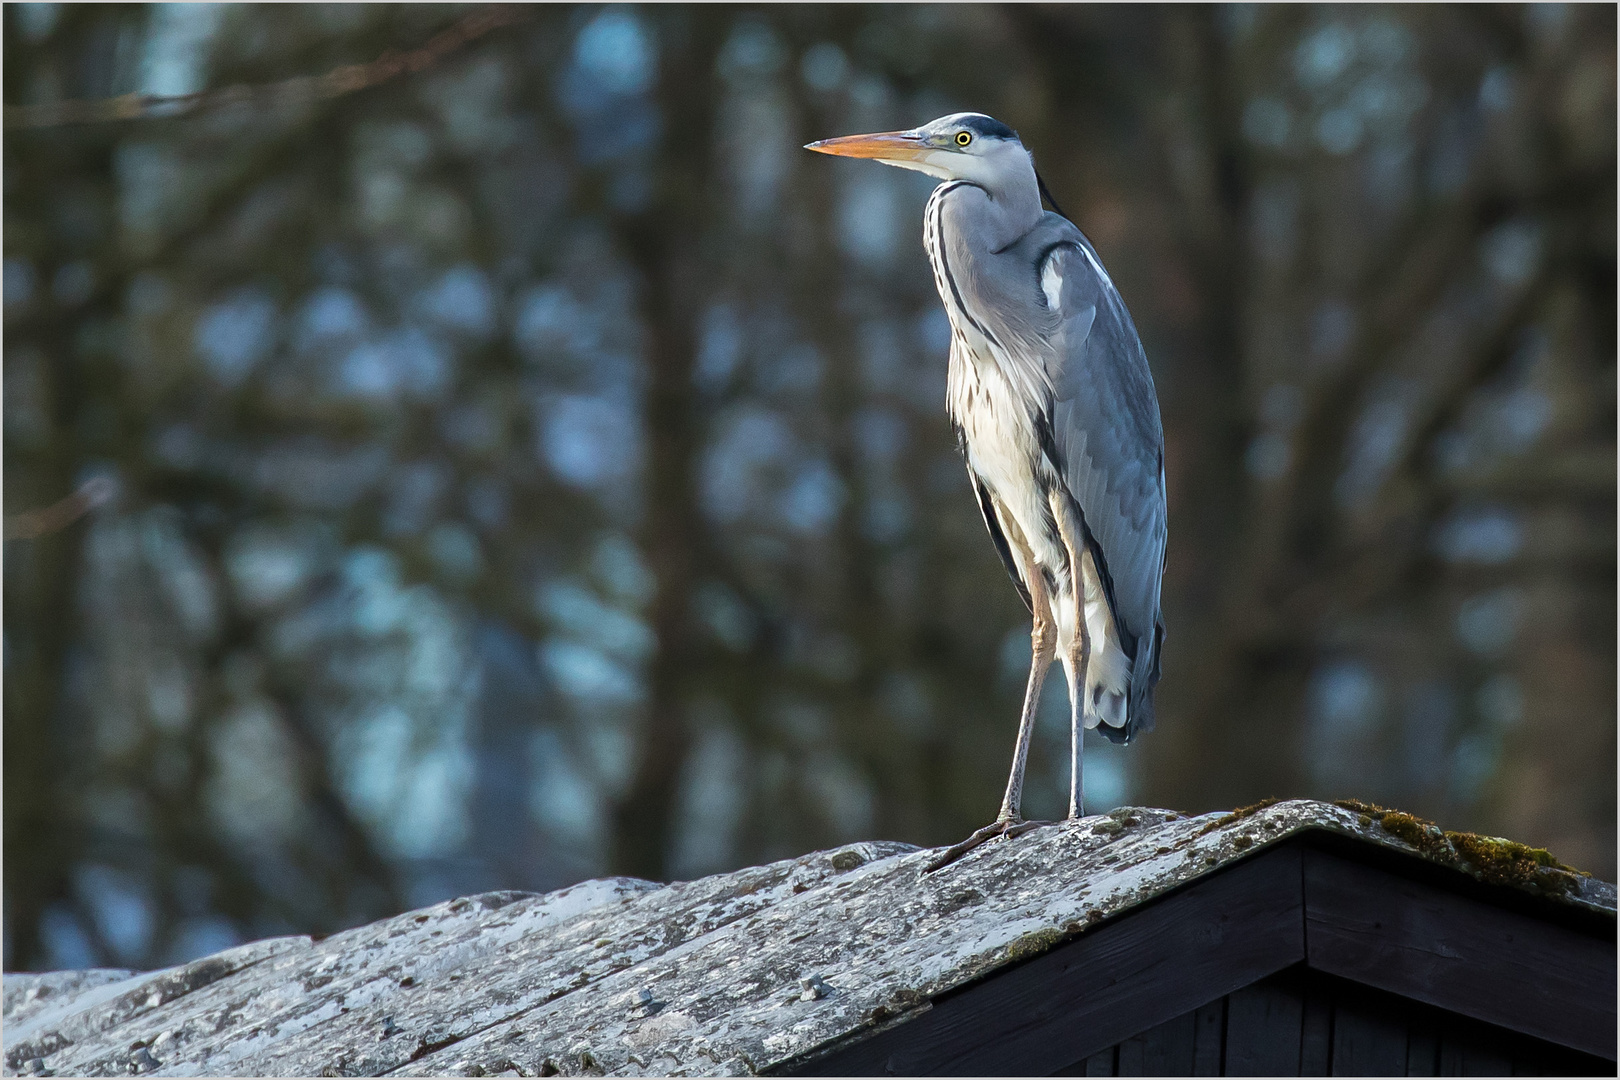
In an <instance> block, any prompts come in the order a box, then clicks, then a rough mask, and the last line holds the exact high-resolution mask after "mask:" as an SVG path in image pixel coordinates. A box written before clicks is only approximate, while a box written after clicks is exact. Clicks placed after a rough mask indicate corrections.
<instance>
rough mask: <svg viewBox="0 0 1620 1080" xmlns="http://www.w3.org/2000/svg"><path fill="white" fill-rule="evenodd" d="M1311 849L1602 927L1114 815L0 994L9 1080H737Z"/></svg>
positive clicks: (1366, 823) (1176, 818)
mask: <svg viewBox="0 0 1620 1080" xmlns="http://www.w3.org/2000/svg"><path fill="white" fill-rule="evenodd" d="M1309 830H1327V831H1330V832H1333V833H1338V834H1341V835H1344V836H1347V837H1354V838H1359V839H1360V840H1362V841H1365V842H1367V843H1370V844H1377V845H1382V846H1384V847H1388V848H1391V849H1394V850H1397V851H1401V852H1405V853H1407V854H1417V855H1420V856H1422V857H1423V858H1426V859H1429V860H1431V861H1434V862H1438V863H1441V864H1443V865H1446V866H1450V867H1452V868H1454V869H1457V870H1459V871H1461V872H1463V873H1467V874H1470V875H1472V876H1474V877H1476V878H1481V879H1484V880H1488V881H1492V882H1495V883H1498V884H1504V885H1509V886H1512V887H1514V888H1518V889H1523V890H1526V891H1529V892H1533V893H1537V894H1539V895H1542V896H1544V897H1547V898H1549V899H1550V900H1552V901H1554V902H1557V903H1560V904H1568V905H1572V906H1576V907H1581V908H1586V909H1590V910H1595V911H1599V912H1606V913H1608V914H1610V915H1611V916H1612V914H1613V912H1614V910H1615V889H1614V886H1613V885H1610V884H1607V883H1605V882H1601V881H1597V880H1595V879H1592V878H1590V877H1586V876H1584V875H1581V874H1579V873H1578V872H1573V871H1571V870H1569V869H1568V868H1564V867H1561V866H1560V865H1558V864H1557V863H1556V862H1555V861H1554V860H1552V859H1551V858H1550V857H1549V856H1547V855H1546V853H1545V852H1537V851H1534V850H1532V849H1528V848H1524V847H1522V846H1521V845H1516V844H1510V843H1507V842H1505V841H1494V840H1490V839H1488V838H1480V837H1473V836H1469V835H1467V834H1456V833H1443V832H1441V831H1440V830H1439V829H1437V828H1435V827H1433V826H1431V825H1429V824H1428V823H1426V822H1422V821H1419V820H1417V819H1414V818H1411V817H1408V816H1406V815H1403V814H1396V813H1392V812H1389V811H1384V810H1381V809H1379V808H1377V807H1371V806H1363V805H1361V804H1357V803H1344V804H1337V805H1335V804H1328V803H1320V802H1310V801H1303V800H1299V801H1292V802H1282V803H1276V804H1272V805H1263V806H1261V807H1257V808H1251V809H1249V810H1246V811H1239V812H1235V813H1232V814H1225V815H1223V814H1205V815H1202V816H1196V817H1188V816H1185V815H1181V814H1176V813H1171V812H1168V811H1163V810H1152V809H1146V808H1124V809H1120V810H1116V811H1114V812H1112V813H1110V814H1107V815H1102V816H1097V817H1089V818H1086V819H1084V820H1082V821H1077V822H1072V823H1064V824H1061V825H1057V826H1053V827H1049V828H1041V829H1037V830H1035V831H1033V832H1030V833H1027V834H1025V835H1024V836H1022V837H1019V838H1018V839H1016V840H1012V841H1005V840H998V841H994V842H992V843H990V844H987V845H985V846H984V847H982V848H980V849H979V850H978V851H975V852H973V853H972V854H970V855H969V856H968V857H967V858H965V859H963V860H962V861H961V862H959V863H957V864H954V865H952V866H950V867H948V868H947V869H945V870H943V871H941V872H939V873H936V874H931V875H926V876H925V875H924V874H923V873H922V868H923V867H924V866H925V865H926V864H927V862H928V861H929V859H930V857H931V853H930V852H928V851H924V850H919V849H917V848H913V847H911V846H909V845H906V844H898V843H860V844H851V845H848V846H847V847H842V848H837V849H834V850H831V851H823V852H816V853H814V854H811V855H805V856H802V857H800V858H797V859H791V860H786V861H783V862H778V863H772V864H770V865H767V866H757V867H750V868H748V869H744V870H738V871H735V872H733V873H729V874H717V875H715V876H713V877H708V878H703V879H701V880H698V881H692V882H680V883H676V884H673V885H657V884H654V883H651V882H646V881H637V880H633V879H627V878H613V879H607V880H601V881H589V882H585V883H583V884H580V885H575V886H573V887H571V888H568V889H563V890H560V891H558V892H554V893H547V894H545V895H534V894H530V893H514V892H503V893H486V894H483V895H480V896H473V897H467V898H464V899H461V900H453V901H448V902H446V903H442V904H437V905H435V906H433V907H430V908H425V909H423V910H421V911H414V912H407V913H405V914H403V915H399V916H396V917H394V918H391V919H385V920H383V921H381V922H378V923H373V924H372V925H369V926H363V927H358V928H356V929H353V930H348V931H345V932H343V933H340V934H335V935H333V936H331V937H329V938H326V939H324V940H321V941H311V940H310V939H309V938H307V937H288V938H276V939H271V940H268V941H260V942H255V943H253V944H249V945H243V946H240V947H237V948H234V949H230V950H227V951H225V952H223V953H219V954H217V955H215V956H211V957H207V958H205V959H202V960H197V961H194V962H192V963H190V964H186V965H184V966H182V967H178V968H171V969H168V970H165V971H157V972H149V973H145V974H135V973H130V972H58V973H53V974H48V975H9V974H8V975H6V976H5V1028H4V1040H5V1042H4V1045H5V1072H6V1073H7V1074H8V1075H18V1074H22V1075H29V1074H33V1075H43V1074H47V1073H54V1074H60V1075H124V1076H127V1075H130V1074H131V1073H142V1074H147V1073H151V1074H157V1075H179V1076H195V1075H234V1076H247V1075H302V1076H322V1075H328V1076H330V1075H362V1074H364V1075H377V1074H382V1073H388V1072H395V1073H399V1074H403V1075H433V1074H445V1073H452V1074H470V1075H475V1076H478V1075H498V1074H503V1073H504V1074H508V1075H524V1076H534V1075H554V1074H563V1075H575V1074H597V1075H600V1074H604V1073H605V1074H638V1073H640V1074H666V1075H688V1074H716V1073H719V1074H747V1073H757V1072H762V1071H765V1070H768V1069H770V1068H772V1067H774V1066H778V1065H781V1064H782V1063H784V1062H786V1061H788V1060H790V1059H793V1058H795V1057H798V1056H799V1055H802V1054H804V1053H805V1052H807V1051H810V1050H813V1049H814V1048H816V1047H818V1046H822V1045H825V1044H826V1043H828V1042H829V1041H832V1040H836V1039H841V1038H845V1037H848V1036H849V1035H851V1034H852V1033H856V1032H859V1031H860V1030H862V1029H863V1028H872V1027H878V1026H885V1025H888V1024H891V1023H894V1022H896V1021H897V1020H899V1019H901V1018H903V1017H904V1016H905V1014H907V1013H908V1012H909V1011H911V1010H914V1009H918V1008H925V1007H927V1002H928V1000H929V998H930V997H932V996H934V995H937V994H939V993H941V992H942V991H945V990H949V989H951V988H953V987H957V986H960V985H962V984H963V983H965V982H967V981H969V980H972V979H975V978H978V977H979V976H982V975H984V974H986V973H987V972H991V971H993V970H995V969H996V968H998V967H1001V966H1003V965H1006V964H1009V963H1013V962H1016V961H1018V960H1020V959H1023V958H1026V957H1028V956H1031V955H1035V954H1036V953H1039V952H1043V951H1045V950H1046V949H1049V948H1051V947H1052V946H1053V945H1055V944H1057V943H1058V942H1060V941H1063V940H1065V939H1067V938H1070V937H1073V936H1075V935H1079V934H1083V933H1085V932H1086V930H1087V929H1088V928H1090V927H1092V926H1094V925H1097V924H1099V923H1101V922H1103V921H1104V920H1107V919H1110V918H1112V917H1114V916H1117V915H1120V914H1121V913H1123V912H1125V911H1127V910H1128V909H1130V908H1132V907H1134V906H1135V905H1138V904H1141V903H1142V902H1144V901H1146V900H1149V899H1152V898H1153V897H1156V896H1159V895H1161V894H1163V893H1165V892H1166V891H1168V890H1171V889H1174V888H1175V887H1177V886H1179V885H1182V884H1184V883H1186V882H1188V881H1190V880H1192V879H1194V878H1197V877H1200V876H1202V875H1205V874H1208V873H1211V872H1212V871H1215V870H1217V869H1219V868H1220V867H1221V866H1223V865H1225V864H1227V863H1230V862H1233V861H1234V860H1237V859H1240V858H1243V857H1245V856H1247V855H1250V854H1252V853H1254V852H1255V851H1257V850H1259V849H1261V848H1264V847H1266V846H1267V845H1271V844H1275V843H1277V842H1278V841H1280V840H1282V839H1284V838H1286V837H1289V836H1293V835H1296V834H1299V833H1301V832H1304V831H1309Z"/></svg>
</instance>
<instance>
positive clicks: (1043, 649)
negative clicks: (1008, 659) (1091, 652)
mask: <svg viewBox="0 0 1620 1080" xmlns="http://www.w3.org/2000/svg"><path fill="white" fill-rule="evenodd" d="M1039 574H1040V571H1039V570H1036V571H1035V575H1036V576H1039ZM1034 595H1035V590H1034V589H1031V590H1030V596H1031V598H1032V599H1033V597H1034ZM1041 600H1042V602H1041V603H1039V604H1036V605H1035V620H1034V623H1033V624H1032V625H1031V626H1030V631H1029V653H1030V656H1029V684H1028V685H1027V686H1026V687H1025V688H1024V711H1023V713H1022V714H1021V715H1020V716H1019V718H1018V743H1017V745H1015V746H1014V747H1013V761H1012V775H1010V776H1008V777H1007V794H1005V795H1003V796H1002V798H1001V813H999V814H997V815H996V820H997V821H1020V820H1022V815H1021V814H1020V813H1019V809H1020V807H1021V806H1022V804H1023V801H1024V767H1025V766H1026V765H1027V764H1028V763H1029V742H1030V738H1031V736H1033V735H1034V733H1035V712H1036V710H1037V709H1038V708H1040V704H1041V687H1042V686H1043V685H1044V684H1045V682H1046V672H1047V669H1048V668H1050V667H1051V666H1052V655H1053V653H1054V652H1055V651H1056V645H1057V634H1056V632H1055V630H1054V628H1053V626H1052V621H1051V616H1050V612H1051V607H1050V605H1049V604H1048V603H1046V602H1045V601H1046V598H1045V596H1044V595H1043V596H1042V598H1041ZM1043 608H1044V609H1045V611H1046V612H1047V616H1046V617H1045V618H1042V609H1043Z"/></svg>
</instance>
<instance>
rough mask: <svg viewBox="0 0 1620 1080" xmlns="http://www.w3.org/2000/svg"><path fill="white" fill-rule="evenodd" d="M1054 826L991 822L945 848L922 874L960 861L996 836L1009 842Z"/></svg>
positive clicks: (1024, 822) (1005, 821) (1039, 822)
mask: <svg viewBox="0 0 1620 1080" xmlns="http://www.w3.org/2000/svg"><path fill="white" fill-rule="evenodd" d="M1055 824H1056V822H1053V821H1018V820H1015V819H1011V818H1008V819H1004V820H999V821H992V822H991V823H990V824H988V825H986V826H985V827H984V828H982V829H976V830H975V831H974V833H973V835H972V836H970V837H968V838H967V839H966V840H963V841H962V842H961V843H959V844H952V845H951V846H950V847H948V848H946V849H945V852H944V854H942V855H940V857H939V858H937V859H935V860H934V861H933V862H931V863H929V864H928V865H927V866H925V867H923V873H925V874H932V873H933V872H934V871H935V870H939V869H941V868H943V867H946V866H949V865H950V864H951V863H953V862H955V861H956V860H957V859H960V858H961V857H962V856H964V855H966V854H967V853H968V852H970V851H972V850H973V849H974V848H976V847H978V846H979V845H980V844H982V843H984V842H985V841H986V840H994V839H995V838H996V837H998V836H1005V837H1006V838H1007V839H1009V840H1011V839H1012V838H1013V837H1016V836H1023V835H1024V834H1025V833H1027V832H1029V831H1030V830H1031V829H1038V828H1040V827H1041V826H1042V825H1055Z"/></svg>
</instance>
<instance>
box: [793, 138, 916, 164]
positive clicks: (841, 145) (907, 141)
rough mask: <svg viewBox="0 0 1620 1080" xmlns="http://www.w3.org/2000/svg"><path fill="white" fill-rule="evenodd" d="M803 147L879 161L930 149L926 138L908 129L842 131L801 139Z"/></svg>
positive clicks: (913, 157) (910, 157) (909, 158)
mask: <svg viewBox="0 0 1620 1080" xmlns="http://www.w3.org/2000/svg"><path fill="white" fill-rule="evenodd" d="M804 148H805V149H806V150H814V151H815V152H816V153H818V154H833V155H836V156H838V157H853V158H877V159H878V160H881V161H916V160H917V159H918V158H921V157H922V156H923V155H924V154H927V153H930V152H932V151H933V150H934V147H933V146H931V145H930V144H929V142H928V140H927V139H925V138H923V137H922V136H921V135H918V134H917V133H916V132H912V131H880V132H878V133H876V134H874V135H845V136H843V137H842V138H838V139H822V140H821V141H820V142H813V143H805V145H804Z"/></svg>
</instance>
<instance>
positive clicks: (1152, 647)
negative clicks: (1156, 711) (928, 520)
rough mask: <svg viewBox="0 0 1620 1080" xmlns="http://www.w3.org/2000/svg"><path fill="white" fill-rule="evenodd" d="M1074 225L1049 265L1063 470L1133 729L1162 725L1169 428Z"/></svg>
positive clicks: (1126, 318)
mask: <svg viewBox="0 0 1620 1080" xmlns="http://www.w3.org/2000/svg"><path fill="white" fill-rule="evenodd" d="M1064 225H1066V226H1067V228H1066V229H1063V230H1062V231H1061V233H1060V235H1059V237H1056V238H1054V239H1055V240H1056V241H1057V242H1056V243H1055V245H1054V246H1052V247H1051V248H1050V249H1049V250H1048V254H1047V255H1046V257H1045V258H1044V259H1043V260H1042V261H1041V274H1042V288H1043V292H1044V293H1045V294H1046V297H1047V298H1048V302H1050V299H1051V298H1052V297H1054V296H1055V297H1056V298H1057V300H1058V305H1057V309H1058V310H1057V314H1058V315H1059V318H1060V324H1059V330H1058V332H1057V333H1056V334H1055V335H1054V336H1053V338H1052V344H1053V350H1052V354H1051V359H1050V366H1049V369H1048V370H1049V375H1050V377H1051V381H1052V388H1053V404H1052V416H1051V425H1052V430H1051V441H1052V451H1051V452H1055V454H1056V458H1055V460H1054V461H1053V464H1054V465H1055V466H1056V467H1057V469H1058V471H1059V473H1060V474H1061V475H1062V477H1063V480H1064V483H1065V484H1066V485H1067V487H1068V489H1069V492H1070V494H1072V495H1073V496H1074V498H1075V501H1076V502H1078V503H1079V504H1080V509H1081V512H1082V514H1083V515H1084V518H1085V525H1086V528H1087V531H1088V532H1089V534H1090V537H1091V540H1092V542H1093V544H1094V552H1095V553H1096V554H1099V555H1100V556H1101V558H1100V559H1099V562H1100V563H1101V565H1100V566H1099V570H1100V571H1101V573H1102V577H1103V583H1104V588H1105V589H1106V590H1107V592H1108V599H1109V602H1110V606H1111V607H1112V609H1113V612H1114V618H1115V622H1116V625H1117V626H1118V627H1119V630H1120V636H1121V638H1122V641H1121V644H1122V645H1124V646H1125V648H1126V650H1127V651H1128V652H1130V653H1131V655H1132V661H1133V662H1132V671H1131V690H1132V694H1131V696H1132V698H1133V701H1132V709H1131V713H1132V724H1131V726H1132V728H1133V729H1135V728H1136V727H1137V725H1138V716H1137V713H1138V711H1139V709H1138V705H1140V706H1141V708H1140V711H1141V713H1142V714H1143V715H1142V716H1141V717H1140V722H1141V723H1142V724H1143V725H1144V726H1150V725H1151V723H1152V720H1151V715H1152V713H1151V710H1152V703H1151V697H1150V696H1149V695H1150V691H1151V689H1152V686H1153V684H1154V683H1155V682H1157V681H1158V669H1159V662H1158V661H1159V657H1158V654H1159V643H1160V641H1161V639H1162V637H1163V626H1162V620H1161V618H1160V612H1159V589H1160V583H1161V580H1162V578H1163V575H1164V556H1165V544H1166V539H1167V528H1166V520H1165V518H1166V511H1165V491H1164V431H1163V427H1162V426H1161V422H1160V419H1159V402H1158V396H1157V394H1156V393H1155V392H1154V388H1153V376H1152V374H1151V372H1150V371H1149V370H1148V364H1147V356H1146V354H1145V353H1144V352H1143V350H1142V342H1141V339H1140V338H1139V337H1138V336H1137V333H1136V326H1135V324H1134V323H1133V322H1132V321H1131V316H1130V313H1129V312H1128V311H1126V309H1125V302H1124V300H1123V299H1121V297H1120V295H1119V291H1118V290H1117V289H1115V288H1114V284H1113V282H1112V281H1110V280H1109V277H1108V274H1107V272H1106V271H1105V270H1104V269H1103V267H1102V263H1101V261H1100V260H1099V259H1098V258H1097V255H1096V252H1095V251H1094V250H1092V248H1091V245H1090V244H1089V243H1088V242H1087V241H1086V239H1085V237H1084V236H1082V235H1081V234H1080V231H1079V230H1078V229H1076V228H1074V226H1073V225H1070V224H1068V223H1067V222H1064Z"/></svg>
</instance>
